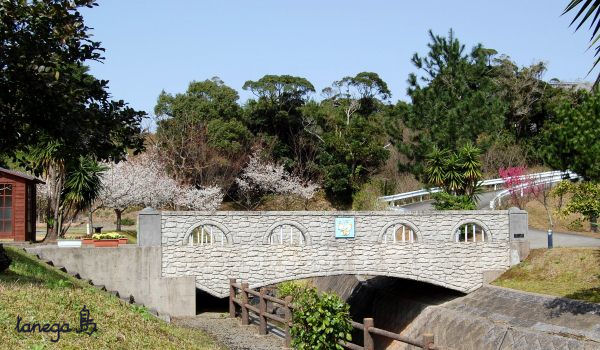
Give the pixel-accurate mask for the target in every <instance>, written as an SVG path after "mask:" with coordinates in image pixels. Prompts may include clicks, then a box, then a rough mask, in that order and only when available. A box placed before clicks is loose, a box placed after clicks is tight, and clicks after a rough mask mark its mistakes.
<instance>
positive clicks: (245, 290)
mask: <svg viewBox="0 0 600 350" xmlns="http://www.w3.org/2000/svg"><path fill="white" fill-rule="evenodd" d="M246 304H248V282H242V326H247V325H248V324H250V319H249V317H248V308H247V307H246Z"/></svg>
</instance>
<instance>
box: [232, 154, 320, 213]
mask: <svg viewBox="0 0 600 350" xmlns="http://www.w3.org/2000/svg"><path fill="white" fill-rule="evenodd" d="M236 183H237V186H238V189H239V192H240V193H239V194H240V197H242V198H243V199H244V203H243V204H244V205H245V206H246V207H247V208H248V209H254V208H255V207H256V206H257V205H258V204H259V202H260V198H261V197H262V196H263V195H264V194H267V193H276V194H280V195H283V196H286V197H287V196H290V195H293V196H297V197H300V198H302V199H304V200H305V201H306V200H309V199H311V198H312V197H314V195H315V193H316V192H317V189H318V188H319V186H318V185H316V184H314V183H312V182H310V181H304V180H302V179H301V178H299V177H297V176H294V175H291V174H290V173H289V172H287V171H286V170H285V169H284V167H283V165H277V164H273V163H270V162H264V161H262V160H261V159H260V155H259V152H257V151H256V152H254V154H253V155H252V156H251V157H250V160H249V161H248V164H247V165H246V167H245V168H244V170H243V171H242V173H241V174H240V176H239V178H237V179H236Z"/></svg>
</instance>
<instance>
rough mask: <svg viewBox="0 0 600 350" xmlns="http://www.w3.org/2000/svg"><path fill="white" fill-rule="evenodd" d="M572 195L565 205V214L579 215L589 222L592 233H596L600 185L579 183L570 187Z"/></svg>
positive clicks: (599, 210)
mask: <svg viewBox="0 0 600 350" xmlns="http://www.w3.org/2000/svg"><path fill="white" fill-rule="evenodd" d="M570 192H571V193H572V194H573V197H572V198H571V200H570V201H569V202H568V203H567V204H566V205H565V209H564V210H563V212H564V213H565V214H575V213H579V214H581V215H583V216H584V217H585V218H586V219H587V220H589V221H590V228H591V230H592V232H598V217H599V216H600V184H598V183H592V182H587V181H584V182H581V183H579V184H577V185H573V184H571V185H570Z"/></svg>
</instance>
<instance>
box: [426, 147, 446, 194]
mask: <svg viewBox="0 0 600 350" xmlns="http://www.w3.org/2000/svg"><path fill="white" fill-rule="evenodd" d="M447 157H448V151H446V150H441V149H439V148H437V147H436V146H433V149H432V150H431V152H429V154H428V155H427V160H426V166H425V181H426V182H427V183H428V184H430V185H433V186H438V187H443V186H444V178H445V173H446V171H445V169H446V159H447Z"/></svg>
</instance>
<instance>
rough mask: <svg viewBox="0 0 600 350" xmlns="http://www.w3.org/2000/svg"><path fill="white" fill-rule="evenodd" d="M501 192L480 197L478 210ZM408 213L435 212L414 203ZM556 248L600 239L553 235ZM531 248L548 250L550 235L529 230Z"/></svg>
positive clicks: (599, 243)
mask: <svg viewBox="0 0 600 350" xmlns="http://www.w3.org/2000/svg"><path fill="white" fill-rule="evenodd" d="M498 192H499V191H496V192H486V193H482V194H481V195H480V196H479V200H478V204H477V208H478V209H489V205H490V201H491V200H492V199H493V198H494V197H496V195H497V194H498ZM402 208H403V209H405V210H407V211H427V210H434V209H433V205H432V201H423V202H419V203H413V204H409V205H405V206H403V207H402ZM552 236H553V243H554V247H600V239H599V238H593V237H587V236H582V235H577V234H571V233H556V232H555V233H554V234H553V235H552ZM527 237H528V239H529V242H530V247H531V248H546V247H548V235H547V232H546V231H541V230H537V229H534V228H531V227H530V228H529V233H528V235H527Z"/></svg>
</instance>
